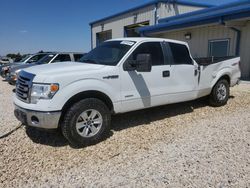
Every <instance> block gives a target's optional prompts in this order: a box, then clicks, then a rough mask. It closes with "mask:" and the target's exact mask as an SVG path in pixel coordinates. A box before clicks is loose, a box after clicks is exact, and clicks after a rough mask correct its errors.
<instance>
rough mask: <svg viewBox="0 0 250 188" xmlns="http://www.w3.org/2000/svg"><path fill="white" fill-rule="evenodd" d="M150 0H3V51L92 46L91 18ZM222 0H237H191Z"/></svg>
mask: <svg viewBox="0 0 250 188" xmlns="http://www.w3.org/2000/svg"><path fill="white" fill-rule="evenodd" d="M149 1H151V0H91V1H90V0H71V1H70V0H0V55H5V54H7V53H17V52H20V53H22V54H23V53H34V52H37V51H40V50H44V51H77V52H81V51H82V52H88V51H89V50H90V26H89V23H90V22H91V21H95V20H97V19H100V18H103V17H106V16H109V15H112V14H114V13H117V12H120V11H123V10H126V9H129V8H132V7H135V6H137V5H141V4H143V3H145V2H149ZM190 1H192V2H194V1H196V2H205V3H209V4H221V3H227V2H232V1H236V0H209V1H208V0H190Z"/></svg>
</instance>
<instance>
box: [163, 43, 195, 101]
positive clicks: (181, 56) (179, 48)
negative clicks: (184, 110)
mask: <svg viewBox="0 0 250 188" xmlns="http://www.w3.org/2000/svg"><path fill="white" fill-rule="evenodd" d="M164 49H165V50H166V51H167V54H169V55H168V56H169V58H170V61H171V63H170V64H171V68H170V69H171V73H170V74H171V95H169V96H168V100H170V101H171V102H182V101H188V100H193V99H195V98H196V96H197V93H198V91H197V89H198V76H199V70H198V65H196V63H195V62H194V61H193V59H192V58H191V56H190V53H189V49H188V47H187V46H186V45H184V44H178V43H170V42H169V43H165V48H164Z"/></svg>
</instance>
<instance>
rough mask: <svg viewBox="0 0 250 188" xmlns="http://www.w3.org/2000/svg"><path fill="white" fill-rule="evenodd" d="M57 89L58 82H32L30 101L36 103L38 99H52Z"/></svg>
mask: <svg viewBox="0 0 250 188" xmlns="http://www.w3.org/2000/svg"><path fill="white" fill-rule="evenodd" d="M58 90H59V84H33V85H32V88H31V94H30V101H31V103H33V104H36V103H37V102H38V101H39V100H40V99H52V97H53V96H54V95H55V94H56V92H57V91H58Z"/></svg>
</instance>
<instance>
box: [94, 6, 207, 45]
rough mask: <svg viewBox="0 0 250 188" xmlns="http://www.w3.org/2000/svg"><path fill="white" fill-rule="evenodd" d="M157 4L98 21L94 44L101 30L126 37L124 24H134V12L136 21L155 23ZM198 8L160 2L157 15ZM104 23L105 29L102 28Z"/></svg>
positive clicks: (114, 35)
mask: <svg viewBox="0 0 250 188" xmlns="http://www.w3.org/2000/svg"><path fill="white" fill-rule="evenodd" d="M154 9H155V6H154V5H151V6H148V7H145V8H142V9H141V10H137V11H135V12H130V13H127V14H124V15H122V16H118V17H116V18H112V19H109V20H106V21H104V22H100V23H96V24H94V25H93V26H92V28H91V32H92V46H93V47H95V46H96V33H98V32H101V31H106V30H110V29H112V38H119V37H124V26H128V25H132V24H134V14H135V13H136V14H137V21H136V23H140V22H145V21H149V24H150V25H154V23H155V12H154ZM198 9H202V8H201V7H192V6H185V5H176V6H173V5H172V4H166V3H159V4H158V7H157V15H158V18H159V19H160V18H164V17H169V16H173V15H177V14H182V13H186V12H191V11H195V10H198ZM102 24H103V30H102Z"/></svg>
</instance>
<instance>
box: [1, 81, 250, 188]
mask: <svg viewBox="0 0 250 188" xmlns="http://www.w3.org/2000/svg"><path fill="white" fill-rule="evenodd" d="M12 89H13V86H10V85H8V84H7V83H6V82H4V81H2V80H0V122H1V123H0V135H2V134H4V133H6V132H8V131H10V130H11V129H13V128H15V127H16V126H17V125H18V124H19V122H18V121H17V120H16V119H15V117H14V115H13V104H12ZM249 156H250V85H249V84H246V83H244V84H240V85H238V86H235V87H234V88H231V97H230V99H229V101H228V104H227V105H225V106H223V107H219V108H213V107H210V106H208V105H207V103H206V101H205V100H197V101H191V102H186V103H180V104H174V105H167V106H161V107H157V108H152V109H147V110H142V111H136V112H130V113H126V114H122V115H117V116H114V117H113V120H112V130H111V133H110V135H109V137H108V138H107V139H106V140H104V141H102V142H100V143H98V144H96V145H93V146H89V147H85V148H82V149H75V148H72V147H70V146H69V144H68V142H67V141H66V140H65V139H64V138H63V136H62V135H61V134H60V132H44V131H39V130H36V129H32V128H26V127H21V128H20V129H18V130H17V131H15V132H14V133H12V134H11V135H9V136H8V137H6V138H3V139H0V187H118V186H119V187H250V157H249Z"/></svg>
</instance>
